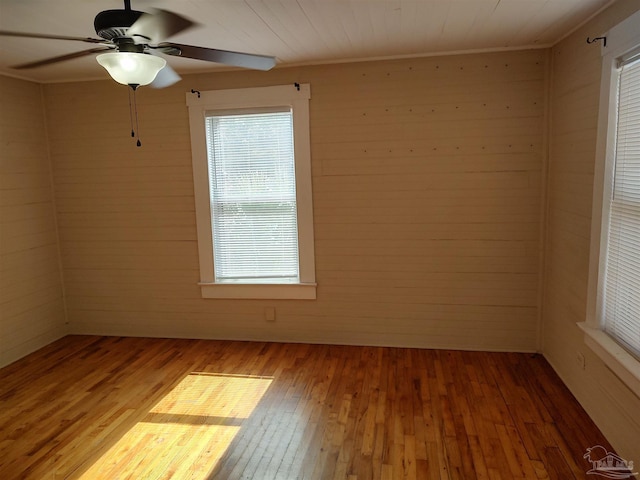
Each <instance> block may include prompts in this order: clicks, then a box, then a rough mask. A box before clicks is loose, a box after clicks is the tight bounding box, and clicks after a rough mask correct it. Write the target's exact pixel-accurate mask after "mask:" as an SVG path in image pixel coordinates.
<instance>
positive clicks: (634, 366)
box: [578, 322, 640, 397]
mask: <svg viewBox="0 0 640 480" xmlns="http://www.w3.org/2000/svg"><path fill="white" fill-rule="evenodd" d="M578 326H579V327H580V328H581V329H582V331H583V332H584V343H585V344H586V345H587V346H588V347H589V348H590V349H591V350H593V351H594V352H595V354H596V355H597V356H598V357H600V359H601V360H602V361H603V362H604V363H605V365H606V366H607V367H609V369H610V370H611V371H612V372H613V373H614V374H615V375H616V376H617V377H618V378H619V379H620V380H621V381H622V382H623V383H624V384H625V385H627V387H629V389H630V390H631V391H632V392H633V393H635V394H636V395H637V396H638V397H640V361H638V360H637V359H636V358H635V357H633V355H631V354H630V353H629V352H627V351H626V350H625V349H624V348H622V347H621V346H620V345H618V344H617V343H616V342H615V341H614V340H613V339H612V338H611V337H610V336H609V335H607V334H606V333H605V332H603V331H602V330H599V329H597V328H593V327H591V326H589V325H587V323H586V322H581V323H578Z"/></svg>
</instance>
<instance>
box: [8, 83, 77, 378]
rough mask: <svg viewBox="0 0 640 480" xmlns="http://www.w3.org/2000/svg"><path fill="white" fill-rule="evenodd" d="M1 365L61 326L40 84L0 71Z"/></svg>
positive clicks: (53, 336) (43, 342)
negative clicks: (5, 74)
mask: <svg viewBox="0 0 640 480" xmlns="http://www.w3.org/2000/svg"><path fill="white" fill-rule="evenodd" d="M0 148H1V149H2V151H1V154H0V367H1V366H4V365H6V364H8V363H11V362H12V361H14V360H16V359H18V358H20V357H22V356H24V355H26V354H28V353H30V352H32V351H34V350H37V349H38V348H40V347H43V346H44V345H47V344H48V343H50V342H52V341H53V340H56V339H58V338H59V337H61V336H63V335H64V334H65V332H66V326H65V314H64V305H63V295H62V280H61V277H60V261H59V252H58V240H57V233H56V223H55V212H54V203H53V191H52V183H51V168H50V163H49V157H48V153H47V136H46V129H45V121H44V111H43V103H42V95H41V87H40V85H38V84H36V83H32V82H26V81H22V80H17V79H14V78H8V77H4V76H0Z"/></svg>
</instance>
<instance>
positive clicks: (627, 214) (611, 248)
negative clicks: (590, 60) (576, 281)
mask: <svg viewBox="0 0 640 480" xmlns="http://www.w3.org/2000/svg"><path fill="white" fill-rule="evenodd" d="M639 23H640V12H638V13H636V14H634V15H632V16H631V17H629V18H628V19H627V20H625V21H624V22H622V23H620V24H619V25H618V26H616V27H614V28H613V29H612V30H611V31H610V32H609V33H608V34H607V35H606V37H607V47H603V50H602V54H603V70H602V80H601V96H600V114H599V120H598V140H597V147H596V149H597V152H596V168H595V178H594V192H593V208H592V232H591V252H590V265H589V286H588V297H587V298H588V304H587V319H586V321H585V322H583V323H581V324H579V325H580V327H581V328H582V329H583V330H584V332H585V342H586V343H587V345H588V346H589V347H590V348H592V349H593V350H594V352H595V353H596V354H597V355H599V356H600V358H601V359H602V360H603V361H604V362H605V364H606V365H607V366H608V367H609V368H610V369H611V370H613V372H614V373H615V374H616V375H617V376H618V377H619V378H620V379H622V380H623V381H624V382H625V383H626V384H627V386H628V387H629V388H630V389H631V390H632V391H634V392H635V393H636V395H638V396H640V61H639V60H640V56H639V55H638V54H640V32H638V29H637V25H638V24H639Z"/></svg>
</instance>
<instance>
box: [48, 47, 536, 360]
mask: <svg viewBox="0 0 640 480" xmlns="http://www.w3.org/2000/svg"><path fill="white" fill-rule="evenodd" d="M547 53H548V52H547V51H545V50H530V51H518V52H506V53H493V54H475V55H459V56H448V57H432V58H422V59H410V60H397V61H380V62H369V63H352V64H343V65H329V66H313V67H299V68H282V69H275V70H274V71H272V72H266V73H264V72H250V71H241V72H240V71H235V72H221V73H211V74H198V75H187V76H185V77H184V79H183V80H182V82H180V83H178V84H177V85H175V86H173V87H171V88H168V89H164V90H160V91H158V90H153V89H150V88H143V89H140V90H139V93H138V102H139V105H138V106H139V120H140V135H141V139H142V143H143V146H142V147H141V148H136V146H135V144H134V141H133V140H132V139H131V137H130V126H129V112H128V101H127V91H126V88H124V87H123V86H120V85H117V84H115V83H114V82H112V81H103V82H83V83H76V84H54V85H46V86H45V87H44V88H45V98H46V112H47V115H48V125H49V131H50V145H51V155H52V160H53V166H54V167H53V168H54V178H55V186H56V203H57V207H58V219H59V229H60V237H61V249H62V262H63V265H64V274H65V280H66V283H65V285H66V292H67V298H68V312H69V320H70V323H71V330H72V331H73V332H74V333H91V334H117V335H144V336H171V337H204V338H220V339H223V338H233V339H264V340H282V341H305V342H327V343H345V344H370V345H400V346H417V347H442V348H459V349H477V350H517V351H534V350H536V348H537V339H536V334H537V324H538V314H539V309H538V302H539V295H538V293H539V289H538V283H539V274H540V265H539V264H540V262H539V254H540V249H541V243H540V224H541V222H540V210H541V194H542V189H541V185H542V182H541V172H542V166H543V162H544V155H545V151H546V150H545V145H544V135H543V132H544V125H545V74H546V72H547V66H546V63H547ZM293 82H305V83H310V84H311V92H312V93H311V94H312V99H311V104H310V107H311V142H312V167H313V200H314V227H315V236H316V268H317V279H318V284H319V287H318V298H317V300H316V301H240V300H209V299H207V300H205V299H202V298H200V293H199V288H198V286H197V282H198V279H199V275H198V257H197V248H196V226H195V216H194V199H193V182H192V177H191V175H192V173H191V152H190V141H189V125H188V119H187V109H186V105H185V92H188V91H189V90H190V89H192V88H194V89H197V90H213V89H223V88H241V87H250V86H266V85H277V84H286V83H293ZM268 306H274V307H275V308H276V321H275V322H273V323H271V322H266V321H265V319H264V309H265V307H268Z"/></svg>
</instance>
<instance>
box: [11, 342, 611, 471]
mask: <svg viewBox="0 0 640 480" xmlns="http://www.w3.org/2000/svg"><path fill="white" fill-rule="evenodd" d="M594 445H602V446H603V447H605V448H606V449H607V450H609V451H611V446H610V445H609V444H608V442H607V441H606V440H605V439H604V438H603V436H602V434H601V433H600V432H599V431H598V429H597V428H596V427H595V426H594V424H593V423H592V422H591V420H590V419H589V418H588V417H587V415H586V414H585V413H584V411H583V410H582V409H581V407H580V406H579V405H578V404H577V402H576V401H575V399H574V398H573V397H572V396H571V394H570V393H569V392H568V390H567V389H566V388H565V387H564V385H563V384H562V383H561V381H560V380H559V379H558V377H557V376H556V375H555V374H554V372H553V371H552V370H551V368H550V367H549V365H548V364H547V363H546V361H545V360H544V359H543V358H542V357H541V356H539V355H528V354H511V353H504V354H503V353H479V352H460V351H434V350H418V349H399V348H377V347H348V346H326V345H298V344H277V343H249V342H229V341H205V340H171V339H145V338H117V337H83V336H70V337H66V338H64V339H62V340H60V341H58V342H55V343H54V344H52V345H50V346H48V347H46V348H44V349H42V350H40V351H38V352H36V353H34V354H32V355H30V356H28V357H26V358H24V359H22V360H20V361H18V362H16V363H14V364H12V365H10V366H8V367H6V368H4V369H2V370H0V478H1V479H7V480H12V479H27V478H28V479H38V480H40V479H62V478H65V479H66V478H70V479H91V480H94V479H109V480H112V479H135V480H139V479H159V478H175V479H195V480H204V479H225V480H227V479H229V480H231V479H233V480H235V479H259V480H267V479H286V480H292V479H344V480H374V479H379V480H388V479H394V480H397V479H419V480H422V479H425V480H429V479H465V480H467V479H522V478H526V479H537V478H551V479H562V480H567V479H573V478H587V475H586V471H587V470H588V469H589V468H590V464H588V463H587V462H586V460H584V459H583V455H584V453H585V451H586V449H587V448H588V447H591V446H594Z"/></svg>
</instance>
